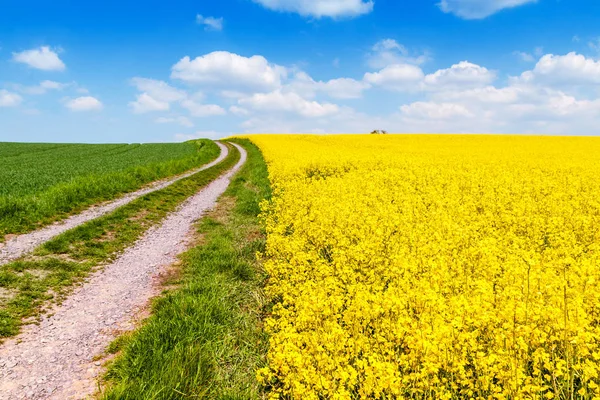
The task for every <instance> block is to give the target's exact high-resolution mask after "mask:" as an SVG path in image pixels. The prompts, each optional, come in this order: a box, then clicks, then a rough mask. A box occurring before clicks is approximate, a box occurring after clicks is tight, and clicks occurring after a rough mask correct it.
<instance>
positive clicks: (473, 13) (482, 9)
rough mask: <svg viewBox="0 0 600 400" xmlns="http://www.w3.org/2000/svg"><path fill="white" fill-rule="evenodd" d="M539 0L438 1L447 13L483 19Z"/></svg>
mask: <svg viewBox="0 0 600 400" xmlns="http://www.w3.org/2000/svg"><path fill="white" fill-rule="evenodd" d="M536 1H537V0H441V1H440V2H439V3H438V6H439V7H440V9H441V10H442V11H443V12H445V13H451V14H454V15H456V16H458V17H461V18H464V19H482V18H486V17H489V16H490V15H492V14H495V13H497V12H498V11H500V10H503V9H505V8H513V7H518V6H521V5H524V4H527V3H535V2H536Z"/></svg>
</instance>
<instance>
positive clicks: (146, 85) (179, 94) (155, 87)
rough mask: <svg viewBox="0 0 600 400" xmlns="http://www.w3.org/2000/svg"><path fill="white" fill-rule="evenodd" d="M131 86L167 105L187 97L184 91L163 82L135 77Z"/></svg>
mask: <svg viewBox="0 0 600 400" xmlns="http://www.w3.org/2000/svg"><path fill="white" fill-rule="evenodd" d="M131 84H132V85H133V86H135V87H136V88H137V89H138V90H139V91H140V92H145V93H147V94H149V95H150V96H152V97H153V98H155V99H158V100H160V101H163V102H167V103H170V102H173V101H180V100H183V99H185V98H186V97H187V93H186V92H185V91H183V90H180V89H177V88H174V87H173V86H171V85H169V84H168V83H166V82H164V81H159V80H155V79H148V78H139V77H135V78H132V79H131Z"/></svg>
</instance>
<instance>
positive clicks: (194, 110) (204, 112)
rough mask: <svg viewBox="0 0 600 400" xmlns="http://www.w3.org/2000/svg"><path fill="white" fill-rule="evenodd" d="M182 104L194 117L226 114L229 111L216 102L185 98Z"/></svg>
mask: <svg viewBox="0 0 600 400" xmlns="http://www.w3.org/2000/svg"><path fill="white" fill-rule="evenodd" d="M181 106H182V107H183V108H185V109H186V110H188V111H189V112H190V114H191V115H192V116H193V117H212V116H217V115H225V114H227V111H225V109H224V108H223V107H221V106H219V105H216V104H200V103H197V102H195V101H194V100H184V101H182V102H181Z"/></svg>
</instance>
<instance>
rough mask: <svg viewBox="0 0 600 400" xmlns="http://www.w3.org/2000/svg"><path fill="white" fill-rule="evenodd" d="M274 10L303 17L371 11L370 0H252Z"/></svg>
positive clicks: (339, 16) (372, 3)
mask: <svg viewBox="0 0 600 400" xmlns="http://www.w3.org/2000/svg"><path fill="white" fill-rule="evenodd" d="M254 2H255V3H258V4H261V5H262V6H264V7H266V8H268V9H270V10H275V11H283V12H293V13H297V14H300V15H302V16H304V17H314V18H322V17H331V18H342V17H357V16H359V15H363V14H368V13H370V12H371V11H373V5H374V2H373V1H372V0H368V1H365V0H254Z"/></svg>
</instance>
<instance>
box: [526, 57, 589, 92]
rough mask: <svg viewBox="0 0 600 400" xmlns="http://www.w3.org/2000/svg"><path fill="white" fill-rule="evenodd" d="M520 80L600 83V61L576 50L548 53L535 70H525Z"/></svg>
mask: <svg viewBox="0 0 600 400" xmlns="http://www.w3.org/2000/svg"><path fill="white" fill-rule="evenodd" d="M518 81H520V82H539V83H546V84H554V85H585V84H600V61H596V60H594V59H592V58H586V57H585V56H583V55H581V54H577V53H574V52H572V53H569V54H566V55H564V56H559V55H554V54H546V55H545V56H543V57H542V58H541V59H540V60H539V61H538V62H537V64H536V65H535V68H534V69H533V70H531V71H525V72H523V73H522V74H521V76H520V77H519V78H518Z"/></svg>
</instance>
